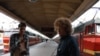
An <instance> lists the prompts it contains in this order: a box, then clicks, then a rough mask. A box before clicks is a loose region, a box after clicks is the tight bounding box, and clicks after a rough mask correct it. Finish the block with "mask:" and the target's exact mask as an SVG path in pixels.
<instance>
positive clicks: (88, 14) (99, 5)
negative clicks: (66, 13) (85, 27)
mask: <svg viewBox="0 0 100 56" xmlns="http://www.w3.org/2000/svg"><path fill="white" fill-rule="evenodd" d="M92 7H96V8H90V9H88V10H87V11H86V12H85V13H83V14H82V15H81V16H80V17H78V18H77V19H76V20H75V21H74V22H72V25H73V27H77V26H78V25H80V22H81V23H85V22H87V21H90V20H92V19H93V17H94V15H95V14H96V12H97V14H96V17H95V18H100V16H99V15H100V9H97V8H100V0H99V1H98V2H97V3H96V4H94V5H93V6H92Z"/></svg>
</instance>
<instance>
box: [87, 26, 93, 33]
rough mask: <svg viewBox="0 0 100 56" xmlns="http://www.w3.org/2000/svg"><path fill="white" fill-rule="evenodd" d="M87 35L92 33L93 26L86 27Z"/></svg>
mask: <svg viewBox="0 0 100 56" xmlns="http://www.w3.org/2000/svg"><path fill="white" fill-rule="evenodd" d="M88 33H89V34H92V33H94V27H93V26H88Z"/></svg>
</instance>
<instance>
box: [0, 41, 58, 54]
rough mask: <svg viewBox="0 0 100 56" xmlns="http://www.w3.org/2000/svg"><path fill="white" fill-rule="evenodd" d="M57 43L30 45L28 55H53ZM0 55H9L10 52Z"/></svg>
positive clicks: (48, 42)
mask: <svg viewBox="0 0 100 56" xmlns="http://www.w3.org/2000/svg"><path fill="white" fill-rule="evenodd" d="M57 46H58V44H57V43H56V42H54V41H47V42H42V43H39V44H36V45H33V46H30V56H55V55H56V49H57ZM0 56H10V53H7V54H3V55H0Z"/></svg>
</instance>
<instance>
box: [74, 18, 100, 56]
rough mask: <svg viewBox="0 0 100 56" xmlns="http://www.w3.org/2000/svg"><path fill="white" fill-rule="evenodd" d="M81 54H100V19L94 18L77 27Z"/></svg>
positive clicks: (98, 55)
mask: <svg viewBox="0 0 100 56" xmlns="http://www.w3.org/2000/svg"><path fill="white" fill-rule="evenodd" d="M74 34H76V35H77V37H78V38H77V39H78V42H79V48H80V52H81V55H80V56H100V19H93V20H91V21H89V22H86V23H85V24H82V25H80V26H78V27H76V28H75V33H74Z"/></svg>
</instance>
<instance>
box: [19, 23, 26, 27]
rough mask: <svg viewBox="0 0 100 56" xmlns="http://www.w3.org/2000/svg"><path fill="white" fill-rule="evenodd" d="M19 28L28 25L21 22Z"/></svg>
mask: <svg viewBox="0 0 100 56" xmlns="http://www.w3.org/2000/svg"><path fill="white" fill-rule="evenodd" d="M18 27H26V24H25V23H24V22H20V24H19V25H18Z"/></svg>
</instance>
